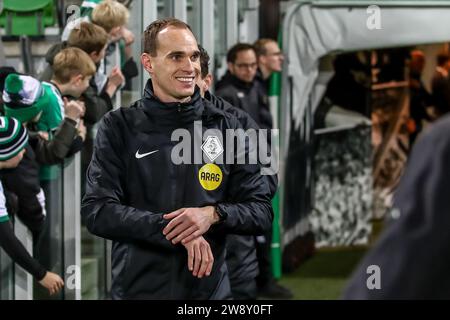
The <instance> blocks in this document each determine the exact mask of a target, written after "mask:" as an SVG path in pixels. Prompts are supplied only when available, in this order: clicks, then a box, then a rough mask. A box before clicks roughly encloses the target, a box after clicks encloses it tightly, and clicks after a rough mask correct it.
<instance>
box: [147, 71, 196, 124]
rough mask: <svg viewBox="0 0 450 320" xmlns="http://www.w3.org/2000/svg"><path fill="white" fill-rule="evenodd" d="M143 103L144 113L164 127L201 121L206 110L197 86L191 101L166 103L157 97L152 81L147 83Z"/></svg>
mask: <svg viewBox="0 0 450 320" xmlns="http://www.w3.org/2000/svg"><path fill="white" fill-rule="evenodd" d="M142 101H143V106H144V112H145V113H146V114H148V115H149V116H151V117H155V119H157V120H158V121H159V122H160V124H161V125H164V126H166V125H170V126H177V125H182V124H188V123H190V122H193V121H195V120H198V119H200V118H201V116H202V113H203V110H204V105H203V102H202V98H201V96H200V89H199V88H198V87H197V86H196V87H195V91H194V94H193V95H192V96H191V100H190V101H188V102H169V103H166V102H162V101H161V100H159V98H158V97H156V96H155V94H154V91H153V84H152V81H151V79H149V80H148V81H147V84H146V86H145V89H144V98H143V99H142Z"/></svg>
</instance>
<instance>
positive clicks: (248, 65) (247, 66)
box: [235, 62, 258, 69]
mask: <svg viewBox="0 0 450 320" xmlns="http://www.w3.org/2000/svg"><path fill="white" fill-rule="evenodd" d="M235 66H236V67H238V68H239V69H256V67H257V66H258V64H257V63H256V62H253V63H236V64H235Z"/></svg>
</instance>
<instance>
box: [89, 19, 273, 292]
mask: <svg viewBox="0 0 450 320" xmlns="http://www.w3.org/2000/svg"><path fill="white" fill-rule="evenodd" d="M199 55H200V53H199V50H198V46H197V41H196V39H195V37H194V35H193V34H192V32H191V30H190V27H189V26H188V25H187V24H185V23H184V22H182V21H179V20H176V19H167V20H157V21H155V22H153V23H152V24H150V26H149V27H148V28H147V29H146V31H145V34H144V53H143V54H142V56H141V62H142V64H143V66H144V68H145V70H147V72H149V74H150V75H151V78H152V80H150V81H149V82H148V83H147V86H146V88H145V93H144V97H143V98H142V99H141V100H139V101H137V102H136V103H134V104H133V105H132V106H131V107H130V108H126V109H119V110H117V111H114V112H110V113H109V114H107V115H106V116H105V118H104V119H103V120H102V122H101V124H100V127H99V130H98V135H97V138H96V142H95V147H94V155H93V158H92V161H91V164H90V166H89V169H88V173H87V185H86V195H85V197H84V199H83V203H82V212H81V213H82V215H83V216H84V218H85V219H86V225H87V228H88V229H89V230H90V231H91V232H92V233H94V234H96V235H98V236H101V237H104V238H108V239H111V240H113V249H112V250H113V252H112V278H113V279H112V297H113V298H114V299H228V298H230V297H231V295H230V285H229V279H228V272H227V268H226V265H225V261H224V260H225V235H226V234H227V233H238V234H260V233H262V232H264V231H265V230H267V229H268V228H270V226H271V221H272V217H273V215H272V210H271V206H270V191H269V187H268V184H267V182H266V180H265V179H264V177H263V176H261V173H260V170H261V168H260V166H259V165H257V164H236V163H237V162H236V161H232V163H228V162H227V161H225V162H224V163H222V162H223V161H218V160H217V159H213V161H211V159H209V161H208V160H207V159H206V161H205V157H203V159H200V161H182V162H181V163H179V162H178V160H177V159H175V158H176V154H177V153H176V152H175V150H178V147H179V144H178V143H177V142H179V141H177V140H176V139H174V131H175V130H177V129H183V130H184V132H188V133H189V134H190V137H195V136H196V135H197V136H198V135H200V137H201V136H203V133H204V132H205V131H206V130H208V129H214V130H215V132H220V133H221V134H222V135H223V136H226V130H229V129H231V130H236V129H239V128H242V127H241V125H240V124H239V121H238V120H237V119H236V118H235V117H234V116H232V115H230V114H227V113H225V112H223V111H221V110H218V109H217V108H214V106H213V104H212V103H210V102H208V101H206V100H204V99H202V98H201V96H200V93H199V89H198V87H196V86H195V83H196V78H197V77H198V75H199V72H200V62H199ZM197 121H199V122H200V123H201V130H202V131H201V132H198V131H196V130H198V126H196V124H195V123H194V122H197ZM210 137H211V135H209V136H208V137H206V140H205V142H204V144H203V146H205V145H206V144H207V143H208V138H210ZM212 138H213V139H215V141H216V145H217V139H218V137H212ZM219 141H220V139H219ZM183 142H186V141H184V140H183ZM212 145H213V144H212V143H210V144H209V148H203V150H209V151H211V150H212V149H213V147H212ZM220 147H221V146H220ZM198 148H200V146H198ZM198 148H196V144H195V139H194V149H192V151H193V153H196V152H198V151H199V150H197V149H198ZM230 148H234V146H233V147H229V146H228V145H227V144H224V146H223V149H222V152H218V153H219V154H222V155H228V154H230V153H233V152H234V151H235V150H230ZM219 149H220V148H219ZM190 151H191V150H186V149H185V150H183V154H182V155H181V154H180V157H181V158H183V159H185V158H186V155H187V154H190ZM204 152H205V153H206V154H207V151H204ZM245 153H246V155H248V149H247V150H246V151H245ZM233 154H234V153H233ZM236 154H238V153H236ZM194 158H195V157H194ZM234 158H237V156H235V157H234ZM219 159H220V158H219ZM234 160H236V159H234ZM214 162H215V163H214ZM176 163H179V164H176Z"/></svg>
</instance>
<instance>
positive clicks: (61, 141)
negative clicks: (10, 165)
mask: <svg viewBox="0 0 450 320" xmlns="http://www.w3.org/2000/svg"><path fill="white" fill-rule="evenodd" d="M75 125H76V123H75V121H73V120H70V119H67V118H66V119H64V121H63V122H62V123H61V125H60V127H59V128H58V130H57V131H56V133H55V136H54V137H53V139H52V140H50V141H47V140H44V139H42V138H40V137H37V138H36V139H37V143H36V147H35V153H36V159H37V160H38V162H39V163H41V164H47V165H52V164H57V163H61V161H63V160H64V158H65V157H67V156H68V154H69V152H70V149H71V147H72V144H73V141H74V138H75V137H76V136H77V128H76V127H75Z"/></svg>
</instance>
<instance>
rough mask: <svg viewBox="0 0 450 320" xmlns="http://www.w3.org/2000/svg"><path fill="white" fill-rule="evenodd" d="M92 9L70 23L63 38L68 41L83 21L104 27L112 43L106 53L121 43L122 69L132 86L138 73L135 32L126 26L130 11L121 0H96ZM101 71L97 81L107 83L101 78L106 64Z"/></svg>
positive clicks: (101, 88) (109, 52)
mask: <svg viewBox="0 0 450 320" xmlns="http://www.w3.org/2000/svg"><path fill="white" fill-rule="evenodd" d="M91 4H94V8H93V10H92V11H89V10H85V14H87V16H82V17H81V18H79V19H77V20H74V21H73V22H71V23H68V24H67V26H66V28H65V29H64V31H63V35H62V38H61V39H62V40H63V41H66V40H68V38H69V35H70V33H71V31H72V30H73V29H74V28H75V27H76V26H79V24H80V23H81V22H83V21H85V22H88V21H91V22H92V23H94V24H96V25H98V26H100V27H101V28H103V29H104V30H105V31H106V33H108V36H109V41H110V45H109V46H108V49H107V53H106V55H107V56H109V55H110V54H111V53H112V52H113V50H114V44H115V43H119V49H120V52H121V66H120V68H121V71H122V73H123V75H124V77H125V81H126V82H127V86H128V87H129V86H130V80H131V79H132V78H134V77H135V76H137V75H138V69H137V65H136V62H135V61H134V59H133V56H132V44H133V43H134V39H135V37H134V34H133V33H132V32H131V31H130V30H128V29H127V28H126V27H125V26H126V24H127V23H128V18H129V11H128V9H127V8H126V7H125V6H124V5H123V4H121V3H120V2H117V1H113V0H105V1H102V2H100V3H98V1H96V2H95V3H91ZM99 71H100V72H99V73H98V74H97V75H96V78H97V80H96V81H97V82H98V83H99V82H103V83H106V80H103V81H102V80H100V76H101V74H105V64H104V63H103V61H102V64H101V66H100V68H99ZM99 90H103V86H99Z"/></svg>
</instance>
